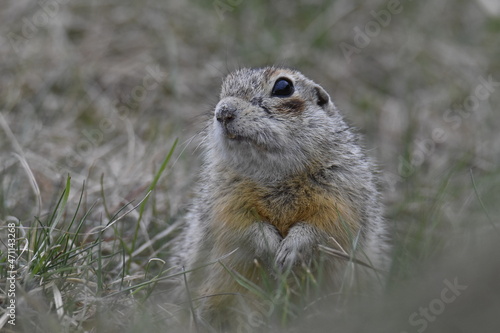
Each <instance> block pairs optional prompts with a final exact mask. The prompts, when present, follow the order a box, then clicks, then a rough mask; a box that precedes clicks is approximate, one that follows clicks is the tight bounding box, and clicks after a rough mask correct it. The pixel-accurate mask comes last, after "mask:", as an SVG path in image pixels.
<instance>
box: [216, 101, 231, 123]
mask: <svg viewBox="0 0 500 333" xmlns="http://www.w3.org/2000/svg"><path fill="white" fill-rule="evenodd" d="M215 118H216V119H217V121H218V122H220V123H223V124H227V123H229V122H230V121H232V120H233V119H234V118H236V107H235V106H233V105H227V104H224V105H221V106H220V107H219V108H218V109H217V110H216V111H215Z"/></svg>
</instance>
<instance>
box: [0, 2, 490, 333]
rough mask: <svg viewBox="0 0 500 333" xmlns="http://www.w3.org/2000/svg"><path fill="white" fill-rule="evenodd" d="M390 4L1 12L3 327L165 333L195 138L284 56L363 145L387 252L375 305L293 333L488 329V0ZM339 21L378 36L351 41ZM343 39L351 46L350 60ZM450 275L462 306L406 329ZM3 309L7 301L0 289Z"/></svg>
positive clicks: (50, 5) (58, 7)
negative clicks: (212, 115)
mask: <svg viewBox="0 0 500 333" xmlns="http://www.w3.org/2000/svg"><path fill="white" fill-rule="evenodd" d="M390 3H392V2H391V1H378V0H377V1H371V2H368V1H347V0H344V1H332V2H320V1H303V2H301V3H289V2H285V1H275V2H273V3H272V4H267V3H266V2H263V1H256V2H245V1H239V2H238V1H233V2H231V1H227V2H226V1H224V0H222V1H215V2H213V3H212V2H206V3H202V2H191V3H185V2H181V1H168V2H167V1H159V0H151V1H147V2H144V3H139V2H134V1H131V0H122V1H118V0H109V1H106V2H88V1H79V0H73V1H59V2H57V1H56V0H48V1H46V2H45V3H44V5H41V4H39V3H38V2H32V1H27V0H24V1H19V0H16V1H14V0H12V1H7V2H6V3H5V4H3V6H2V11H1V12H0V22H2V23H1V24H0V59H1V62H0V73H1V75H0V219H1V221H2V225H1V228H2V229H1V230H0V234H1V236H0V239H2V242H4V243H3V244H6V242H7V241H6V239H7V231H6V230H7V228H6V226H7V224H8V223H9V222H15V223H16V224H17V225H18V228H17V249H16V250H17V254H18V255H19V260H18V261H17V263H16V265H17V270H18V271H17V300H18V313H17V324H16V326H15V327H13V326H9V324H8V323H5V320H6V318H7V317H6V316H5V315H4V316H2V314H0V318H2V319H0V325H3V329H4V330H5V331H6V332H9V331H25V332H33V331H35V329H34V328H35V327H36V328H37V330H36V331H37V332H57V331H61V332H83V331H88V332H101V331H111V332H113V331H129V332H136V331H144V329H145V327H146V328H148V330H151V331H165V328H164V327H163V326H162V325H164V322H165V320H166V319H167V318H171V317H174V318H175V316H176V314H175V308H173V307H172V306H168V299H167V300H165V297H162V295H163V296H164V295H165V293H163V292H162V291H163V290H164V289H165V288H166V285H167V284H168V280H169V278H168V276H169V271H168V269H169V268H168V267H166V265H164V262H163V261H162V260H165V259H166V258H168V251H169V241H170V240H171V239H172V237H173V235H174V234H175V232H176V230H177V227H178V224H177V221H178V219H177V217H178V216H179V215H180V214H182V212H183V210H184V207H185V204H187V203H188V202H189V196H190V193H191V192H190V189H191V185H192V184H193V182H194V179H195V178H196V174H197V172H196V170H197V168H198V167H199V159H198V158H197V155H198V151H197V149H196V147H197V146H198V144H199V142H200V141H201V138H200V137H199V136H198V135H197V133H198V132H199V130H200V129H201V128H202V126H203V121H204V120H205V119H206V118H207V117H208V115H209V112H210V110H211V109H212V107H213V106H214V105H215V103H216V102H217V94H218V89H219V84H220V82H221V77H222V76H223V75H224V74H226V73H228V71H230V70H231V69H234V68H237V67H241V66H264V65H268V64H283V65H287V66H291V67H296V68H298V69H299V70H301V71H303V72H304V73H305V74H306V75H307V76H309V77H311V78H312V79H314V80H315V81H317V82H318V83H320V84H321V85H323V86H324V87H325V88H326V89H327V91H329V92H330V94H331V95H332V96H333V98H334V99H335V101H336V103H337V105H338V106H339V107H340V108H341V109H342V110H344V113H345V114H346V116H347V118H348V119H349V120H350V121H351V122H352V123H353V124H354V125H355V126H356V127H358V128H360V129H361V130H360V131H361V132H363V133H364V134H365V135H366V145H367V147H368V148H369V150H370V153H371V155H373V156H374V157H376V158H377V159H378V161H379V163H380V168H381V170H382V172H381V176H382V178H383V180H384V181H383V186H384V197H385V200H386V203H387V207H388V208H387V216H388V219H389V221H390V222H391V224H392V225H393V227H394V245H395V246H394V248H395V251H394V265H393V267H392V271H391V282H390V284H389V288H388V291H387V295H385V296H384V297H383V299H381V300H375V301H370V300H366V302H364V304H362V305H360V306H359V307H357V306H355V305H353V307H352V308H350V309H351V311H346V312H349V313H354V314H355V315H354V316H353V315H348V316H345V315H343V314H336V313H333V314H332V313H330V312H329V311H325V312H324V313H317V312H314V314H315V315H316V316H319V317H320V318H321V317H322V315H325V316H327V318H326V319H325V320H324V321H323V320H320V319H318V320H315V321H314V325H312V327H311V321H308V320H307V318H301V319H300V320H298V321H295V322H294V325H299V327H301V329H304V327H307V330H317V331H321V330H322V329H323V328H324V327H328V328H329V331H330V330H331V327H333V325H334V327H338V328H339V330H340V331H353V332H354V331H367V330H368V329H369V330H371V331H384V332H388V331H395V332H402V331H407V332H415V331H418V330H419V329H423V330H425V331H428V332H429V331H439V332H446V331H454V332H460V331H462V332H469V331H474V330H477V329H480V330H481V331H483V332H488V331H493V329H494V321H495V320H496V319H497V318H496V317H495V313H498V310H499V309H500V304H499V302H498V299H497V298H494V297H491V295H492V294H495V293H496V294H498V287H499V283H498V279H496V278H494V277H495V276H496V275H498V270H499V268H498V260H497V258H496V254H497V253H498V250H499V248H498V246H497V245H495V244H498V238H499V237H500V231H499V230H500V226H499V224H498V216H499V214H498V213H499V206H498V204H497V202H498V200H499V197H500V195H499V191H498V189H499V188H500V187H499V186H500V172H499V165H500V164H499V162H500V160H499V157H500V135H499V134H498V129H499V128H500V126H499V125H500V117H498V105H499V102H500V83H496V82H498V81H500V74H498V73H500V61H499V58H498V52H499V48H498V34H499V32H500V12H499V9H498V6H497V5H496V2H494V1H488V0H477V1H455V2H449V1H444V0H435V1H431V2H418V1H401V6H400V7H397V9H395V8H392V7H390V6H391V5H390ZM221 4H226V5H225V6H224V5H222V6H221ZM229 4H233V5H229ZM488 4H489V5H488ZM43 8H45V9H43ZM391 8H392V9H394V13H393V14H391V15H390V22H388V19H387V17H386V18H385V22H386V23H387V24H385V23H384V24H383V25H386V26H380V25H379V27H380V29H379V31H378V30H376V24H375V23H371V22H377V21H376V19H375V18H374V16H372V14H370V12H371V11H376V12H378V13H380V11H382V10H385V11H389V12H390V9H391ZM355 27H358V28H360V29H362V30H364V29H365V28H367V29H375V30H371V32H369V33H370V34H371V37H359V36H358V37H355V33H354V31H355V30H354V28H355ZM356 42H358V44H356ZM341 43H348V44H350V45H351V46H357V49H356V51H355V52H354V54H353V55H352V57H351V58H350V59H349V60H350V61H348V59H346V57H345V55H344V54H343V52H342V50H341V48H340V45H344V46H345V45H346V44H341ZM488 80H490V81H493V83H490V84H485V83H484V82H485V81H486V82H487V81H488ZM176 138H178V139H179V144H178V145H177V147H176V149H175V151H174V154H173V155H172V159H171V160H170V161H169V162H168V164H167V165H166V168H165V169H164V170H163V169H162V162H164V161H165V157H166V156H167V155H168V153H169V151H170V149H171V148H172V146H173V145H174V141H175V139H176ZM68 175H69V176H70V177H71V180H70V181H68ZM133 207H136V209H132V208H133ZM1 251H2V256H1V257H0V263H1V264H2V266H0V288H2V289H1V290H2V292H3V291H4V290H5V289H4V282H3V281H5V278H6V277H7V257H6V251H5V248H4V247H3V245H2V247H1ZM495 274H496V275H495ZM456 277H458V280H459V281H460V282H461V283H463V284H466V285H467V286H468V289H466V290H465V291H463V295H461V296H460V297H457V299H456V301H454V302H453V303H450V304H448V303H446V308H445V309H444V310H443V311H442V312H441V313H440V314H439V316H436V317H435V318H434V319H433V320H429V319H428V320H427V321H426V322H427V326H425V329H424V324H423V323H422V322H419V324H412V322H411V321H410V319H409V317H410V316H411V314H412V313H413V312H414V311H417V312H418V311H419V308H420V307H427V306H429V305H430V304H432V301H433V300H435V299H439V297H440V293H442V290H443V288H444V286H445V285H443V281H444V280H446V279H447V280H448V281H453V279H454V278H456ZM462 281H463V282H462ZM0 302H1V303H2V308H5V307H6V306H7V303H6V302H7V298H6V297H5V296H4V295H3V294H2V296H0ZM430 302H431V303H430ZM434 303H435V304H437V303H436V302H434ZM374 304H376V306H373V305H374ZM172 309H174V310H172ZM172 311H174V312H172ZM360 317H362V318H366V320H360V319H359V318H360ZM415 318H417V317H415ZM415 318H414V319H415ZM418 318H420V319H421V317H418ZM418 318H417V319H418ZM332 321H334V324H332V323H331V322H332ZM301 325H302V326H301ZM479 325H481V326H479Z"/></svg>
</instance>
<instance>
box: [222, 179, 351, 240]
mask: <svg viewBox="0 0 500 333" xmlns="http://www.w3.org/2000/svg"><path fill="white" fill-rule="evenodd" d="M214 208H215V212H214V213H215V214H214V218H215V219H214V220H215V221H214V222H215V223H216V224H217V225H216V228H217V229H219V230H220V231H222V235H224V234H226V233H227V232H231V231H233V232H242V231H244V230H245V228H247V227H248V226H249V225H250V224H251V223H253V222H256V221H264V222H268V223H271V224H272V225H274V226H276V228H277V229H278V230H279V232H280V234H281V235H282V236H283V237H286V235H287V234H288V231H289V229H290V228H291V227H292V226H293V225H294V224H295V223H298V222H307V223H310V224H312V225H314V226H315V227H317V228H318V229H320V230H323V231H325V232H326V233H327V234H328V235H329V236H331V237H334V238H335V240H336V241H337V242H338V243H339V244H340V245H342V246H343V247H344V246H347V247H348V245H349V244H350V240H351V239H352V238H353V237H354V236H355V235H356V233H357V232H358V230H359V228H360V226H359V222H358V221H359V216H358V214H357V213H356V211H355V210H354V209H352V208H351V205H349V202H348V201H347V200H346V199H345V198H342V197H335V196H334V195H332V194H331V193H329V192H328V191H326V190H325V189H323V188H321V187H319V186H316V185H314V184H312V183H311V182H309V181H308V180H307V179H304V178H302V177H298V178H294V179H290V180H287V181H285V182H283V183H281V184H279V185H275V186H259V185H258V184H256V183H255V182H253V181H250V180H241V181H237V182H234V183H233V184H232V186H230V189H225V190H224V193H222V195H221V196H220V197H219V198H218V200H217V201H216V204H215V206H214ZM222 237H223V236H222ZM221 240H222V241H223V239H221Z"/></svg>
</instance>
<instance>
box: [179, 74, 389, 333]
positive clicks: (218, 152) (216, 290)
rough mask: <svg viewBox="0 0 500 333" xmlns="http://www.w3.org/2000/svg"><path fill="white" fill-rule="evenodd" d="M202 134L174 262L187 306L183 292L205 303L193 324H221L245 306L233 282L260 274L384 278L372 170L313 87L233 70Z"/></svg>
mask: <svg viewBox="0 0 500 333" xmlns="http://www.w3.org/2000/svg"><path fill="white" fill-rule="evenodd" d="M205 134H206V138H205V139H204V148H205V155H204V165H203V171H202V174H201V179H200V183H199V186H198V192H197V196H196V198H195V199H194V202H193V204H192V206H191V208H190V210H189V212H188V214H187V215H186V217H185V218H186V225H185V228H184V230H183V231H182V233H181V234H180V235H179V237H178V240H177V242H176V245H175V246H174V248H173V251H172V252H173V259H172V261H171V264H172V265H173V266H175V267H178V268H180V267H183V269H184V271H185V272H186V280H185V281H184V280H182V285H181V286H180V287H179V290H180V291H179V293H180V294H182V295H183V297H184V300H185V299H186V298H187V296H186V295H187V292H186V291H187V290H189V291H190V296H191V298H192V299H197V300H200V299H201V301H199V303H196V304H195V307H196V308H197V310H196V315H197V316H198V320H200V321H207V322H208V323H209V324H210V325H213V326H216V327H224V325H228V320H229V319H228V318H231V317H232V315H231V314H230V311H234V312H237V311H238V310H237V307H238V304H239V301H238V300H239V299H240V298H241V297H238V296H237V295H245V297H243V298H245V299H246V300H248V299H249V298H251V295H250V296H248V295H249V294H251V293H250V292H249V291H248V290H247V289H246V288H245V287H244V286H243V285H242V284H241V283H238V281H236V280H237V276H242V277H243V278H245V279H248V280H250V281H251V282H253V283H255V284H256V285H259V284H261V283H262V280H263V277H262V276H263V275H262V271H265V272H267V273H269V276H271V277H276V276H277V274H281V273H282V272H290V271H292V272H294V274H300V272H301V271H304V268H310V267H312V265H313V263H317V262H318V260H319V258H320V257H322V258H326V259H324V260H323V261H322V265H323V266H326V267H323V269H322V270H321V271H322V272H323V273H322V274H326V276H327V277H326V281H327V282H326V283H327V284H330V285H332V286H335V285H337V286H338V285H339V282H340V281H341V280H342V279H344V278H345V274H344V272H345V270H346V267H347V266H348V264H347V263H348V262H350V263H353V262H357V263H359V262H361V261H362V262H364V263H367V264H368V265H369V266H372V267H374V268H375V269H373V270H374V271H383V270H384V269H386V268H387V260H388V256H387V249H388V245H387V238H386V228H385V222H384V219H383V218H382V209H381V203H380V198H379V192H378V190H377V187H376V179H375V173H374V166H373V165H372V163H371V162H370V161H369V159H368V158H367V157H366V155H365V153H364V152H363V149H362V148H361V147H360V145H359V144H358V137H357V135H356V134H355V133H353V131H352V130H351V128H350V127H349V126H348V125H347V124H346V123H345V122H344V120H343V118H342V116H341V114H340V113H339V111H338V109H337V108H336V107H335V106H334V104H333V102H332V100H331V98H330V96H329V95H328V94H327V93H326V91H325V90H324V89H323V88H322V87H321V86H319V85H318V84H316V83H314V82H313V81H311V80H309V79H308V78H306V77H305V76H304V75H302V74H301V73H300V72H298V71H295V70H291V69H287V68H277V67H267V68H259V69H246V68H244V69H239V70H237V71H235V72H233V73H231V74H229V75H228V76H227V77H226V78H225V80H224V81H223V84H222V91H221V94H220V101H219V103H218V104H217V106H216V107H215V110H214V113H213V117H212V119H211V121H210V123H209V125H208V126H207V128H206V132H205ZM321 249H322V250H323V251H321ZM325 249H330V250H331V251H330V252H329V253H328V250H326V253H325ZM332 253H333V254H332ZM335 253H337V254H338V253H344V254H345V257H346V258H341V256H340V257H339V256H338V255H334V254H335ZM213 262H215V264H209V265H207V263H213ZM356 266H363V265H361V264H359V265H356ZM363 267H365V266H363ZM364 270H365V271H367V270H372V269H366V268H364ZM308 271H309V273H310V272H311V270H308ZM312 273H313V274H314V271H313V272H312ZM365 273H366V272H365ZM365 273H363V274H362V275H367V274H365ZM368 275H369V274H368ZM324 280H325V279H324ZM185 282H187V283H185ZM186 284H187V286H188V289H186V286H185V285H186Z"/></svg>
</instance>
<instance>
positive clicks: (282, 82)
mask: <svg viewBox="0 0 500 333" xmlns="http://www.w3.org/2000/svg"><path fill="white" fill-rule="evenodd" d="M293 92H294V89H293V84H292V82H291V81H290V80H288V79H284V78H281V79H277V80H276V82H275V83H274V87H273V91H272V92H271V96H276V97H288V96H291V95H292V94H293Z"/></svg>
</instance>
